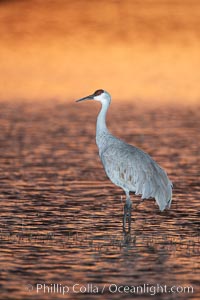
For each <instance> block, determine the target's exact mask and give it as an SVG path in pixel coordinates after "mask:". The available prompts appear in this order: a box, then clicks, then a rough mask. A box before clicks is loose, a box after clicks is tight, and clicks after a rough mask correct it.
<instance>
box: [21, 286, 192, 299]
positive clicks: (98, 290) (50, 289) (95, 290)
mask: <svg viewBox="0 0 200 300" xmlns="http://www.w3.org/2000/svg"><path fill="white" fill-rule="evenodd" d="M26 289H27V290H28V291H29V292H34V293H37V294H62V295H67V294H70V293H73V294H84V293H87V294H104V293H110V294H135V295H142V294H146V295H151V296H154V295H156V294H193V293H194V288H193V286H183V285H171V286H170V285H160V284H150V283H144V284H141V285H120V284H116V283H111V284H104V285H102V286H100V285H97V284H93V283H87V284H80V283H74V284H73V285H72V286H69V285H67V284H66V285H65V284H61V283H49V284H46V283H37V284H35V285H32V284H28V285H27V286H26Z"/></svg>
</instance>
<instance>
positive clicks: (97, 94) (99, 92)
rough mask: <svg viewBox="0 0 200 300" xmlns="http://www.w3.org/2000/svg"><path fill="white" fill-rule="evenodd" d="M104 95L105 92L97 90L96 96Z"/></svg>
mask: <svg viewBox="0 0 200 300" xmlns="http://www.w3.org/2000/svg"><path fill="white" fill-rule="evenodd" d="M102 93H104V90H97V91H95V92H94V96H99V95H101V94H102Z"/></svg>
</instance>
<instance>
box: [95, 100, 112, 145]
mask: <svg viewBox="0 0 200 300" xmlns="http://www.w3.org/2000/svg"><path fill="white" fill-rule="evenodd" d="M109 105H110V103H109V102H106V101H105V102H102V107H101V110H100V112H99V114H98V117H97V126H96V142H97V146H98V147H99V148H100V147H101V146H103V144H104V137H105V136H106V135H107V134H108V133H109V132H108V129H107V126H106V114H107V111H108V107H109Z"/></svg>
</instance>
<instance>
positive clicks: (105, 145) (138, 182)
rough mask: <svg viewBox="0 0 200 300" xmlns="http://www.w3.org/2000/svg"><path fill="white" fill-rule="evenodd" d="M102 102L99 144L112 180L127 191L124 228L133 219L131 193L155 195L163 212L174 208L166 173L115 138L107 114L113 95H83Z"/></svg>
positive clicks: (97, 135) (150, 159)
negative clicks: (127, 219) (107, 120)
mask: <svg viewBox="0 0 200 300" xmlns="http://www.w3.org/2000/svg"><path fill="white" fill-rule="evenodd" d="M91 99H93V100H96V101H99V102H101V104H102V107H101V111H100V113H99V115H98V118H97V126H96V143H97V146H98V148H99V156H100V158H101V161H102V163H103V166H104V169H105V172H106V174H107V176H108V177H109V178H110V180H111V181H112V182H113V183H114V184H115V185H117V186H119V187H121V188H122V189H123V190H124V191H125V193H126V204H125V206H124V211H125V213H124V224H123V225H124V227H125V223H126V216H128V217H129V222H130V218H131V205H132V203H131V200H130V196H129V192H135V194H136V195H141V196H142V199H144V198H146V199H148V198H155V200H156V203H157V204H158V206H159V208H160V210H161V211H163V210H164V209H165V208H170V205H171V201H172V183H171V181H170V180H169V179H168V177H167V174H166V172H165V171H164V170H163V169H162V168H161V167H160V166H159V165H158V164H157V163H156V162H155V161H154V160H153V159H152V158H151V157H150V156H149V155H148V154H147V153H145V152H144V151H142V150H140V149H139V148H137V147H134V146H132V145H129V144H127V143H125V142H123V141H122V140H120V139H118V138H116V137H114V136H113V135H112V134H111V133H110V132H109V131H108V129H107V126H106V113H107V110H108V107H109V105H110V101H111V97H110V95H109V93H108V92H106V91H104V90H97V91H96V92H95V93H94V94H92V95H89V96H87V97H84V98H81V99H79V100H77V102H78V101H83V100H91Z"/></svg>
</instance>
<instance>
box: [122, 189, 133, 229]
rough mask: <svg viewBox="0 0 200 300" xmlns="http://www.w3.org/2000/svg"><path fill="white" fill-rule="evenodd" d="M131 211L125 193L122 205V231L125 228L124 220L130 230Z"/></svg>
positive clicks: (128, 198) (130, 205) (129, 200)
mask: <svg viewBox="0 0 200 300" xmlns="http://www.w3.org/2000/svg"><path fill="white" fill-rule="evenodd" d="M131 209H132V202H131V199H130V196H129V192H126V203H125V204H124V216H123V229H124V230H125V228H126V219H127V220H128V228H129V230H130V228H131Z"/></svg>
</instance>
